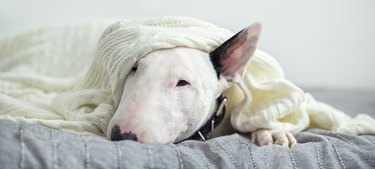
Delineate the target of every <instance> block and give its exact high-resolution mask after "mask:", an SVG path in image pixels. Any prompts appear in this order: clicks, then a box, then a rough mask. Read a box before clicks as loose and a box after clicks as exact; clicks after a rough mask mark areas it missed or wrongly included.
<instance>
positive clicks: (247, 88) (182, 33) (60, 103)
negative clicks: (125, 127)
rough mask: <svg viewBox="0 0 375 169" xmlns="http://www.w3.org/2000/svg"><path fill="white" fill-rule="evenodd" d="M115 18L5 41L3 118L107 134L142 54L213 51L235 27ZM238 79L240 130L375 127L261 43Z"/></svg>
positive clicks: (0, 92)
mask: <svg viewBox="0 0 375 169" xmlns="http://www.w3.org/2000/svg"><path fill="white" fill-rule="evenodd" d="M110 23H111V21H95V22H90V23H85V24H78V25H77V24H76V25H67V26H63V27H55V28H46V29H41V30H37V31H33V32H30V33H27V34H23V35H20V36H17V37H14V38H10V39H8V40H5V41H3V42H0V118H1V119H9V120H12V121H15V122H24V123H34V124H41V125H45V126H48V127H51V128H55V129H63V130H70V131H76V132H80V133H89V134H96V135H99V136H103V135H104V133H105V131H106V128H107V124H108V122H109V120H110V118H111V116H112V114H113V112H114V110H115V108H116V106H117V104H118V103H119V99H120V96H121V94H122V87H123V84H124V79H125V77H126V75H127V73H128V72H129V71H130V69H131V67H132V66H133V64H134V63H135V62H136V61H137V60H138V59H140V58H142V57H143V56H145V55H147V54H148V53H150V52H152V51H155V50H158V49H166V48H174V47H180V46H183V47H189V48H194V49H199V50H202V51H205V52H210V51H211V50H213V49H215V48H216V47H217V46H219V45H220V44H221V43H222V42H224V41H225V40H227V39H228V38H229V37H231V36H232V35H233V33H231V32H230V31H228V30H225V29H222V28H218V27H216V26H215V25H212V24H210V23H207V22H204V21H201V20H197V19H192V18H181V17H165V18H149V19H136V20H126V21H120V22H116V23H114V24H111V25H110ZM108 25H110V26H109V27H107V26H108ZM105 27H107V29H105V30H104V28H105ZM103 30H104V33H102V34H101V32H102V31H103ZM100 35H101V37H100ZM99 39H100V40H99ZM98 40H99V42H98ZM238 86H240V87H238ZM238 86H235V87H233V88H231V89H230V90H229V91H228V92H227V94H228V95H229V97H230V99H231V100H230V101H231V102H230V104H231V106H232V107H236V108H235V110H234V113H233V115H232V125H233V126H234V127H235V128H236V129H238V130H240V131H253V130H255V129H257V128H285V129H288V130H290V131H301V130H303V129H305V128H306V127H309V126H313V127H318V128H323V129H327V130H335V131H341V132H348V133H354V134H375V126H374V125H373V124H375V120H374V119H372V118H371V117H369V116H367V115H363V114H362V115H358V116H357V117H356V118H351V117H349V116H347V115H345V114H344V113H343V112H340V111H338V110H336V109H334V108H332V107H330V106H329V105H326V104H324V103H320V102H317V101H315V100H314V99H313V97H312V96H310V95H309V94H305V93H304V92H303V91H302V90H301V89H299V88H298V87H297V86H295V85H294V84H292V83H291V82H289V81H287V80H286V79H285V78H284V75H283V70H282V68H281V67H280V65H279V64H278V63H277V62H276V61H275V60H274V59H273V58H272V57H271V56H269V55H268V54H266V53H264V52H261V51H256V53H255V55H254V57H253V58H252V60H251V62H250V64H249V66H248V71H247V72H246V75H245V77H244V81H243V82H242V83H241V84H240V85H238ZM246 100H252V101H251V102H246Z"/></svg>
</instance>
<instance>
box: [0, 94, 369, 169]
mask: <svg viewBox="0 0 375 169" xmlns="http://www.w3.org/2000/svg"><path fill="white" fill-rule="evenodd" d="M349 93H350V92H343V93H342V92H336V93H335V92H333V93H332V91H324V90H323V91H322V90H318V91H315V95H316V96H317V97H318V99H323V100H325V101H328V102H330V103H333V105H335V103H336V104H337V103H339V104H341V108H344V109H347V110H350V109H352V110H354V109H355V110H361V111H367V112H372V113H373V112H374V110H375V104H374V103H375V99H374V98H375V94H374V93H368V92H363V93H360V92H359V93H358V92H355V93H352V94H349ZM334 95H336V96H337V97H333V96H334ZM339 96H341V97H339ZM357 97H358V98H357ZM360 98H361V100H358V99H360ZM349 100H356V102H357V104H354V105H353V102H352V101H350V102H349ZM357 106H358V107H357ZM338 107H339V108H340V106H338ZM369 114H371V113H369ZM372 115H374V114H372ZM374 125H375V124H374ZM296 138H297V140H298V142H299V144H297V145H296V146H295V147H293V148H292V149H289V148H284V147H281V146H277V145H271V146H265V147H258V146H257V145H254V144H252V143H251V142H250V141H249V139H248V138H247V137H246V136H242V135H239V134H234V135H230V136H223V137H219V138H216V139H212V140H208V141H206V142H200V141H185V142H182V143H180V144H139V143H137V142H132V141H120V142H111V141H108V140H105V139H103V138H99V137H93V136H82V135H78V134H75V133H71V132H63V131H58V130H53V129H49V128H46V127H43V126H37V125H27V124H15V123H13V122H11V121H6V120H0V168H1V169H3V168H4V169H8V168H9V169H12V168H17V169H23V168H25V169H26V168H37V169H44V168H51V169H59V168H68V169H80V168H82V169H86V168H108V169H112V168H113V169H123V168H176V169H182V168H189V169H190V168H324V169H325V168H356V169H359V168H375V136H369V135H362V136H353V135H345V134H338V133H333V132H325V131H321V130H314V129H312V130H308V131H305V132H301V133H298V134H296Z"/></svg>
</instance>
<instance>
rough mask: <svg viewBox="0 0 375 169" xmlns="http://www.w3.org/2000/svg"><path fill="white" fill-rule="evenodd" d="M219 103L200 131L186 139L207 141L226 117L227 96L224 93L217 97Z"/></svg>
mask: <svg viewBox="0 0 375 169" xmlns="http://www.w3.org/2000/svg"><path fill="white" fill-rule="evenodd" d="M216 101H217V105H219V106H218V107H217V109H216V112H215V113H213V115H212V117H211V118H210V119H208V120H207V122H206V124H204V125H203V126H202V127H201V128H200V129H199V130H198V131H196V132H195V133H194V134H193V135H192V136H190V137H189V138H187V139H186V140H200V141H205V140H206V139H209V137H208V134H209V133H211V132H212V131H213V130H214V129H215V128H216V127H217V126H218V125H219V124H220V123H221V122H222V121H223V119H224V116H225V112H226V111H227V98H226V97H225V96H223V95H220V96H219V98H217V99H216Z"/></svg>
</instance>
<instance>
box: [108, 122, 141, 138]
mask: <svg viewBox="0 0 375 169" xmlns="http://www.w3.org/2000/svg"><path fill="white" fill-rule="evenodd" d="M111 140H112V141H120V140H133V141H137V140H138V138H137V135H135V134H133V133H132V132H125V133H124V134H121V130H120V127H119V126H118V125H115V126H114V127H113V128H112V133H111Z"/></svg>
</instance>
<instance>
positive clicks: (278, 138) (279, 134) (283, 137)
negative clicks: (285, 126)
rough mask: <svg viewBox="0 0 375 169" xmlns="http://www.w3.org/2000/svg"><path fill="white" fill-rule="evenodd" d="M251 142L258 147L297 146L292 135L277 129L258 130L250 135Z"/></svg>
mask: <svg viewBox="0 0 375 169" xmlns="http://www.w3.org/2000/svg"><path fill="white" fill-rule="evenodd" d="M251 141H252V142H253V143H256V144H258V145H259V146H265V145H271V144H278V145H281V146H284V147H290V148H291V147H293V146H294V145H296V144H297V140H296V138H295V137H294V136H293V134H292V133H290V132H289V131H286V130H277V129H258V130H256V131H254V132H252V133H251Z"/></svg>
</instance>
